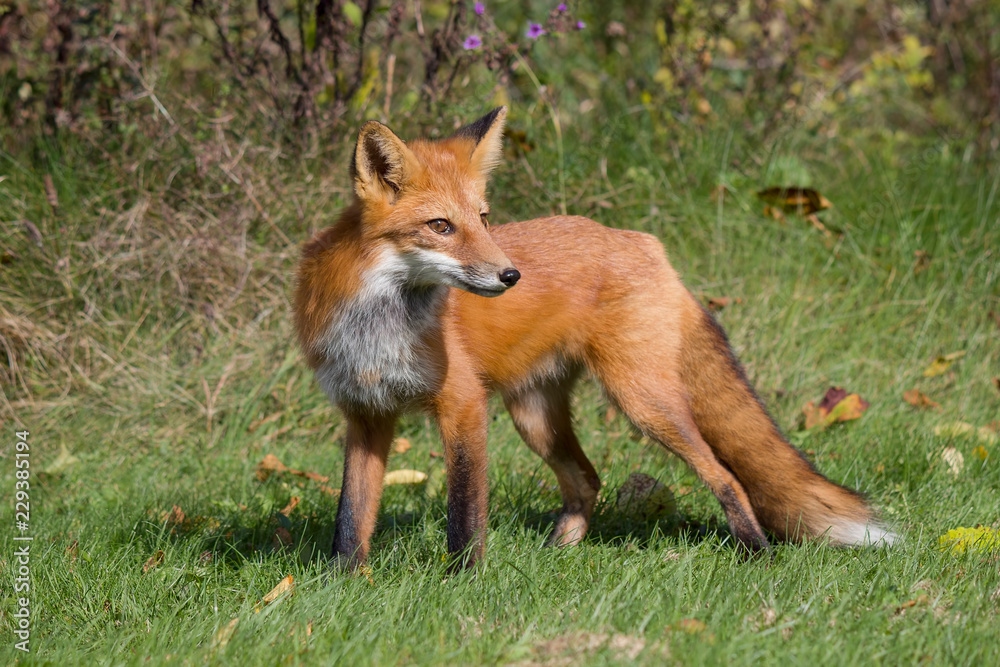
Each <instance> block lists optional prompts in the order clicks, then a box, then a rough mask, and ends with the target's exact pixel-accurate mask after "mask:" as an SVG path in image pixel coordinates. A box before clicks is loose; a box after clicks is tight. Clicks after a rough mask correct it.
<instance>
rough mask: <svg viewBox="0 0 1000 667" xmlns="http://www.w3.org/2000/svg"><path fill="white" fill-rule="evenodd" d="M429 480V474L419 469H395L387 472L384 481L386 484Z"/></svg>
mask: <svg viewBox="0 0 1000 667" xmlns="http://www.w3.org/2000/svg"><path fill="white" fill-rule="evenodd" d="M426 481H427V475H426V474H425V473H422V472H420V471H419V470H393V471H392V472H390V473H387V474H386V476H385V479H384V480H382V483H383V484H385V485H386V486H391V485H393V484H423V483H424V482H426Z"/></svg>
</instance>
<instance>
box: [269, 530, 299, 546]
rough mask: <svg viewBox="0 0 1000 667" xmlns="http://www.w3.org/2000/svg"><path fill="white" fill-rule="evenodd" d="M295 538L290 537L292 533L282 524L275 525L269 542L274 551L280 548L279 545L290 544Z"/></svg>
mask: <svg viewBox="0 0 1000 667" xmlns="http://www.w3.org/2000/svg"><path fill="white" fill-rule="evenodd" d="M294 541H295V540H293V539H292V533H291V532H290V531H289V530H288V529H287V528H285V527H284V526H277V527H276V528H275V529H274V533H273V534H272V535H271V544H272V546H273V547H274V550H275V551H278V550H280V549H281V547H287V546H289V545H291V543H292V542H294Z"/></svg>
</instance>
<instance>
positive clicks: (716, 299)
mask: <svg viewBox="0 0 1000 667" xmlns="http://www.w3.org/2000/svg"><path fill="white" fill-rule="evenodd" d="M732 303H743V299H740V298H735V299H734V298H733V297H729V296H713V297H709V299H708V304H707V306H708V309H709V310H711V311H719V310H722V309H723V308H725V307H726V306H728V305H730V304H732Z"/></svg>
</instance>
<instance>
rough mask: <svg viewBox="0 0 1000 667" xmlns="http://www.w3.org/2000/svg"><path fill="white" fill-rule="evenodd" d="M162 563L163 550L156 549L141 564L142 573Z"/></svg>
mask: <svg viewBox="0 0 1000 667" xmlns="http://www.w3.org/2000/svg"><path fill="white" fill-rule="evenodd" d="M161 565H163V551H157V552H156V553H155V554H153V555H152V556H150V557H149V560H147V561H146V564H145V565H143V566H142V573H143V574H146V573H147V572H149V571H150V570H152V569H154V568H157V567H159V566H161Z"/></svg>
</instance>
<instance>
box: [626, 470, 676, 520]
mask: <svg viewBox="0 0 1000 667" xmlns="http://www.w3.org/2000/svg"><path fill="white" fill-rule="evenodd" d="M616 507H617V508H618V511H619V512H622V513H625V514H631V515H634V516H641V517H642V518H645V519H653V518H656V517H661V516H669V515H671V514H674V513H675V512H676V511H677V502H676V500H675V499H674V494H673V493H671V491H670V489H669V488H667V487H666V486H665V485H663V484H661V483H660V482H659V481H657V480H656V479H655V478H653V477H650V476H649V475H644V474H643V473H641V472H634V473H632V474H631V475H629V476H628V479H627V480H625V483H624V484H622V485H621V487H620V488H619V489H618V500H617V503H616Z"/></svg>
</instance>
